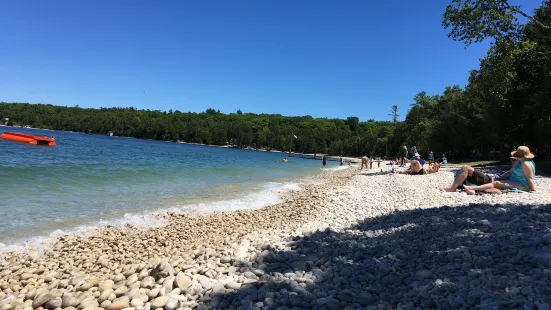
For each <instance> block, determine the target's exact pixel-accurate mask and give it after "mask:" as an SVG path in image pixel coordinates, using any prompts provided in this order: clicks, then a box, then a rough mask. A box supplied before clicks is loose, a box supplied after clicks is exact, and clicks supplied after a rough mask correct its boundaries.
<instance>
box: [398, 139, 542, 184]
mask: <svg viewBox="0 0 551 310" xmlns="http://www.w3.org/2000/svg"><path fill="white" fill-rule="evenodd" d="M404 150H407V149H406V148H405V147H404ZM430 154H431V155H429V159H430V160H432V159H433V158H434V156H433V155H432V152H431V153H430ZM534 157H535V156H534V154H533V153H532V152H531V151H530V149H529V148H528V147H527V146H520V147H518V148H517V149H516V150H515V151H513V152H511V156H510V158H511V168H510V169H509V171H507V172H506V173H504V174H503V175H493V174H486V173H484V172H482V171H479V170H476V169H474V168H473V167H470V166H464V167H462V168H461V169H460V170H458V171H456V176H455V178H454V181H453V183H452V185H451V186H449V187H442V188H440V190H442V191H446V192H455V191H456V190H457V189H458V188H462V189H463V190H465V192H466V193H467V194H470V195H472V194H475V193H476V192H477V191H480V192H484V193H490V194H499V193H501V192H502V191H503V190H508V191H522V192H533V191H535V190H536V188H535V182H534V176H535V174H536V166H535V164H534V161H533V159H534ZM407 162H409V164H410V166H409V169H407V170H405V171H400V172H398V173H403V174H410V175H424V174H429V173H434V172H438V170H439V169H440V167H442V166H443V165H446V164H447V159H446V157H445V155H443V156H442V162H440V163H438V162H429V165H428V168H424V166H425V160H423V159H422V158H421V157H420V156H419V153H415V154H414V159H412V160H407V158H402V165H405V164H404V163H407Z"/></svg>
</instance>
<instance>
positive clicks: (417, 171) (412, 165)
mask: <svg viewBox="0 0 551 310" xmlns="http://www.w3.org/2000/svg"><path fill="white" fill-rule="evenodd" d="M398 173H401V174H411V175H423V174H425V173H426V171H425V169H424V168H423V165H421V163H419V161H418V160H415V159H414V160H410V161H409V169H407V170H404V171H398Z"/></svg>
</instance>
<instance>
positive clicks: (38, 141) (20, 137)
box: [0, 131, 55, 146]
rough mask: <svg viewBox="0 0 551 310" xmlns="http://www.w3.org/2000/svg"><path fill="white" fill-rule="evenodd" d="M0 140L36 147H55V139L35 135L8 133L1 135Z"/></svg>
mask: <svg viewBox="0 0 551 310" xmlns="http://www.w3.org/2000/svg"><path fill="white" fill-rule="evenodd" d="M0 138H2V139H6V140H11V141H17V142H23V143H29V144H35V145H47V146H55V139H54V137H51V138H48V137H46V136H35V135H28V134H24V133H18V132H7V131H6V132H4V133H3V134H1V135H0Z"/></svg>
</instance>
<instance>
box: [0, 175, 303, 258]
mask: <svg viewBox="0 0 551 310" xmlns="http://www.w3.org/2000/svg"><path fill="white" fill-rule="evenodd" d="M300 189H301V188H300V185H299V183H294V182H285V183H282V182H270V183H266V184H263V185H261V186H258V187H256V188H251V191H252V192H251V193H250V194H246V195H245V196H243V197H241V198H237V199H229V200H222V201H213V202H207V203H201V204H193V205H182V206H176V207H173V208H167V209H161V210H156V211H144V212H141V213H137V214H128V213H127V214H125V215H124V216H122V217H120V218H116V219H109V220H99V221H97V222H93V223H91V224H89V225H84V226H78V227H75V228H73V229H70V230H67V231H64V230H61V229H58V230H55V231H54V232H52V233H50V234H49V235H47V236H35V237H30V238H29V239H27V240H24V241H17V242H14V243H11V244H7V245H6V244H3V243H0V262H1V259H2V253H6V252H24V253H26V254H28V255H30V256H33V257H38V256H40V255H42V254H43V253H44V252H45V251H46V250H48V249H51V248H52V247H53V245H54V244H55V242H56V241H57V239H58V237H59V236H63V235H76V236H81V237H89V236H91V235H92V234H93V233H94V232H95V231H96V230H97V229H101V228H106V227H117V228H122V227H124V226H125V225H126V224H131V225H132V226H134V227H136V228H142V229H146V228H153V227H162V226H165V225H166V224H167V222H166V220H164V219H162V218H161V217H159V216H158V215H162V214H166V213H168V212H176V213H186V212H190V211H193V212H197V213H203V214H208V213H215V212H230V211H237V210H253V209H260V208H263V207H266V206H270V205H275V204H278V203H281V202H283V197H284V195H285V194H287V193H290V192H293V191H299V190H300Z"/></svg>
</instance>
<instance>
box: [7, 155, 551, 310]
mask: <svg viewBox="0 0 551 310" xmlns="http://www.w3.org/2000/svg"><path fill="white" fill-rule="evenodd" d="M374 166H375V165H374ZM383 170H385V171H387V170H388V168H387V167H385V168H383ZM448 170H449V169H448ZM380 171H381V168H376V167H374V168H373V169H371V170H363V171H360V170H358V168H357V167H352V168H349V169H344V170H340V171H334V172H326V173H323V174H321V175H319V176H316V177H314V179H317V180H322V181H323V182H312V183H308V184H303V185H301V188H302V190H300V191H296V192H291V193H289V194H287V196H286V197H284V198H285V199H284V200H285V201H284V202H283V203H280V204H277V205H274V206H269V207H265V208H262V209H258V210H245V211H235V212H229V213H213V214H205V215H196V214H195V215H192V214H184V213H170V214H164V215H161V216H162V217H163V218H164V219H165V220H166V221H167V223H168V224H167V225H166V226H163V227H153V228H150V229H138V228H134V227H132V226H131V225H127V226H126V227H125V228H102V229H99V230H97V231H96V232H95V233H94V234H93V235H92V236H90V237H81V236H75V235H65V236H61V237H59V238H58V240H57V241H56V242H55V244H54V245H53V246H52V247H51V249H49V250H47V251H46V252H44V253H42V254H41V255H38V256H36V255H28V254H27V253H22V252H11V253H2V258H1V262H0V310H8V309H56V310H57V309H67V310H72V309H84V310H91V309H132V310H142V309H146V310H149V309H166V310H175V309H279V310H285V309H461V308H463V309H470V308H473V307H477V308H480V309H497V308H500V309H501V308H507V309H508V308H524V309H551V306H550V305H551V178H547V177H542V176H538V177H537V178H536V188H537V191H536V192H534V193H507V194H499V195H490V194H484V195H467V194H465V193H463V192H459V191H457V192H454V193H448V192H441V191H439V189H438V188H439V187H443V186H448V185H450V184H451V183H452V180H453V174H452V173H451V172H450V171H447V170H441V171H440V172H438V173H434V174H430V175H423V176H409V175H402V174H388V173H380Z"/></svg>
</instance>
